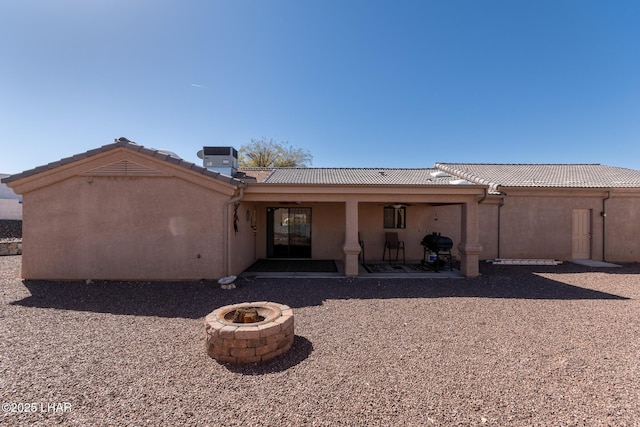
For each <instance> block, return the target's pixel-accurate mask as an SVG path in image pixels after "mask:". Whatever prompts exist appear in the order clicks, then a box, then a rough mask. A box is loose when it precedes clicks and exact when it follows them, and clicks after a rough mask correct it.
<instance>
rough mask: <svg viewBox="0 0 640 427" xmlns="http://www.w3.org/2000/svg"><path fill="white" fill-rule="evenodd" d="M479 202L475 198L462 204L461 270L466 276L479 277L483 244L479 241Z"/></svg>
mask: <svg viewBox="0 0 640 427" xmlns="http://www.w3.org/2000/svg"><path fill="white" fill-rule="evenodd" d="M478 235H479V233H478V202H477V201H475V200H473V201H470V202H465V203H464V204H463V205H462V242H460V244H459V245H458V250H459V251H460V272H461V273H462V274H463V275H464V276H465V277H478V276H479V275H480V270H479V256H480V253H481V252H482V245H480V243H479V242H478Z"/></svg>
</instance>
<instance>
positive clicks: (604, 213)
mask: <svg viewBox="0 0 640 427" xmlns="http://www.w3.org/2000/svg"><path fill="white" fill-rule="evenodd" d="M610 198H611V190H608V191H607V197H605V198H604V199H602V212H600V215H602V261H606V260H607V256H606V250H607V246H606V243H607V200H609V199H610Z"/></svg>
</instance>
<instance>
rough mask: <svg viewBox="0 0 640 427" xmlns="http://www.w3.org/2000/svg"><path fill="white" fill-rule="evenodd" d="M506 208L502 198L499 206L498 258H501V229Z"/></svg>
mask: <svg viewBox="0 0 640 427" xmlns="http://www.w3.org/2000/svg"><path fill="white" fill-rule="evenodd" d="M503 206H504V197H501V198H500V204H499V205H498V258H500V240H502V239H501V238H500V228H501V225H502V207H503Z"/></svg>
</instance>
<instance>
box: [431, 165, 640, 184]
mask: <svg viewBox="0 0 640 427" xmlns="http://www.w3.org/2000/svg"><path fill="white" fill-rule="evenodd" d="M435 166H436V168H438V169H440V170H442V171H445V172H448V173H450V174H452V175H456V176H459V177H461V178H463V179H466V180H469V181H471V182H473V183H476V184H484V185H489V187H490V188H492V189H494V190H497V189H499V188H500V187H534V188H640V171H638V170H634V169H625V168H620V167H615V166H606V165H600V164H476V163H436V165H435Z"/></svg>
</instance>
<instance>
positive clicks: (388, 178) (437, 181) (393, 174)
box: [247, 168, 461, 185]
mask: <svg viewBox="0 0 640 427" xmlns="http://www.w3.org/2000/svg"><path fill="white" fill-rule="evenodd" d="M247 174H249V175H250V172H247ZM441 174H442V173H440V175H441ZM437 175H438V171H437V170H435V169H427V168H424V169H398V168H394V169H386V168H275V169H273V170H272V172H271V174H269V176H267V177H266V178H265V179H264V180H263V181H262V182H263V183H266V184H309V185H314V184H315V185H446V184H451V180H452V179H453V178H452V177H451V176H449V175H446V174H445V175H444V176H437ZM458 184H461V183H458Z"/></svg>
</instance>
